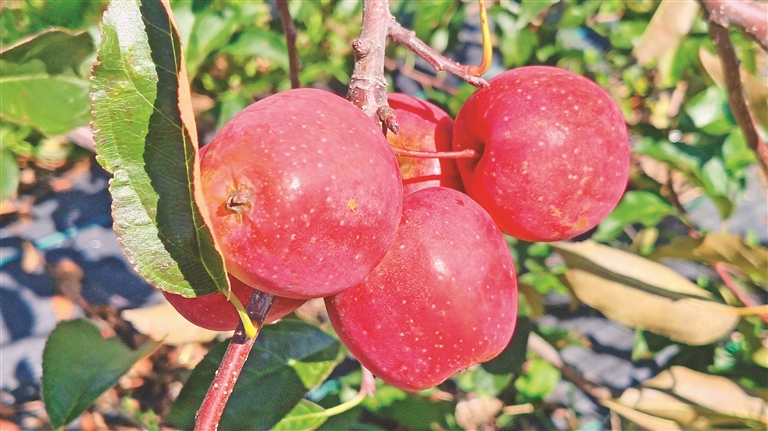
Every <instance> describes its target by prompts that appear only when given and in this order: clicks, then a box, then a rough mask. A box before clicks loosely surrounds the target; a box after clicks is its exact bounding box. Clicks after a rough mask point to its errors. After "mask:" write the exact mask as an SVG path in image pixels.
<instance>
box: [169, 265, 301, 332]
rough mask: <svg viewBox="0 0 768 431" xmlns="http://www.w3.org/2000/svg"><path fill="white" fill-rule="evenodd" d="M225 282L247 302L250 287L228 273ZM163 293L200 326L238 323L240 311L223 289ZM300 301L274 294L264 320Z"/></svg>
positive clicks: (230, 326) (276, 316) (225, 326)
mask: <svg viewBox="0 0 768 431" xmlns="http://www.w3.org/2000/svg"><path fill="white" fill-rule="evenodd" d="M229 283H230V285H231V287H232V294H233V295H235V296H236V297H237V299H238V300H239V301H240V302H241V303H242V304H243V306H245V305H247V304H248V301H250V299H251V295H253V291H254V289H253V288H252V287H250V286H248V285H247V284H245V283H243V282H242V281H240V280H238V279H236V278H235V277H232V276H231V275H230V276H229ZM163 295H164V296H165V298H166V299H167V300H168V302H170V303H171V305H173V308H175V309H176V311H178V312H179V314H181V315H182V316H184V318H185V319H187V320H189V321H190V322H192V323H193V324H195V325H197V326H199V327H201V328H205V329H210V330H212V331H231V330H233V329H235V328H237V325H238V323H240V315H239V314H238V313H237V310H236V309H235V306H234V305H232V303H231V302H229V300H228V299H227V297H226V296H224V294H223V293H220V292H217V293H212V294H208V295H202V296H198V297H196V298H185V297H183V296H181V295H176V294H173V293H168V292H163ZM304 302H306V300H303V299H290V298H283V297H280V296H276V297H275V299H274V300H273V301H272V308H270V309H269V313H268V314H267V318H266V319H265V320H264V323H270V322H274V321H275V320H277V319H279V318H281V317H283V316H285V315H287V314H289V313H291V312H292V311H293V310H295V309H297V308H299V307H300V306H301V305H302V304H304Z"/></svg>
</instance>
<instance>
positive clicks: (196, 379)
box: [167, 320, 341, 430]
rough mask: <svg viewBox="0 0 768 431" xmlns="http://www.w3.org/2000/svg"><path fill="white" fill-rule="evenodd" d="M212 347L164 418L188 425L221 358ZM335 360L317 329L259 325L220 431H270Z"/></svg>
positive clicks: (219, 349)
mask: <svg viewBox="0 0 768 431" xmlns="http://www.w3.org/2000/svg"><path fill="white" fill-rule="evenodd" d="M226 347H227V346H226V343H221V344H219V345H217V346H216V347H214V348H213V349H212V350H211V351H210V353H208V355H207V356H206V357H205V359H204V360H203V361H202V362H201V363H200V364H199V365H198V366H197V367H196V368H195V370H194V371H193V372H192V374H191V375H190V376H189V379H188V380H187V383H186V384H185V385H184V388H183V389H182V390H181V392H180V393H179V396H178V398H177V399H176V401H175V402H174V404H173V406H172V407H171V412H170V413H169V414H168V416H167V419H168V420H170V421H172V422H173V423H174V424H175V425H176V426H178V427H180V428H181V429H192V428H193V427H194V420H195V412H196V411H197V409H198V407H199V406H200V404H201V403H202V401H203V398H204V396H205V393H206V391H207V390H208V387H209V385H210V384H211V381H213V377H214V375H215V373H216V370H217V369H218V366H219V363H221V359H222V358H223V356H224V351H225V350H226ZM340 360H341V344H340V343H339V341H338V340H337V339H336V338H334V337H332V336H330V335H328V334H326V333H325V332H323V331H322V330H320V329H318V328H317V327H315V326H313V325H310V324H308V323H305V322H301V321H289V320H283V321H280V322H278V323H277V324H274V325H268V326H265V327H264V328H263V329H262V331H261V333H260V334H259V337H258V339H257V340H256V343H255V345H254V346H253V350H251V354H250V356H249V357H248V361H247V362H246V363H245V366H244V368H243V371H242V373H241V374H240V378H239V379H238V381H237V384H235V388H234V390H233V392H232V395H231V397H230V399H229V401H228V402H227V407H226V409H225V410H224V414H223V416H222V419H221V426H220V427H219V429H220V430H244V429H259V430H262V429H270V428H271V427H273V426H275V425H277V424H278V423H279V422H280V419H281V418H283V417H284V416H285V415H286V414H288V413H289V412H290V411H291V410H292V409H293V408H294V407H295V406H296V404H297V403H299V402H300V401H301V399H302V398H303V397H304V395H305V394H306V393H307V391H308V390H310V389H311V388H313V387H314V386H317V385H318V384H320V383H321V382H322V381H323V380H325V378H326V377H327V376H328V374H330V372H331V371H332V370H333V368H334V367H335V366H336V364H338V363H339V361H340Z"/></svg>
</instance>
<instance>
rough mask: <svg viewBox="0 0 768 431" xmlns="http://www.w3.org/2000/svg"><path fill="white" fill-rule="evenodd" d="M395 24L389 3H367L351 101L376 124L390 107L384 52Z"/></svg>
mask: <svg viewBox="0 0 768 431" xmlns="http://www.w3.org/2000/svg"><path fill="white" fill-rule="evenodd" d="M390 20H393V17H392V15H391V14H390V13H389V2H388V1H387V0H365V1H364V2H363V25H362V28H361V30H360V38H359V39H357V40H355V41H354V42H352V48H353V49H354V51H355V67H354V69H353V71H352V77H351V79H350V81H349V89H348V92H347V98H348V99H349V100H350V101H351V102H352V103H354V104H355V106H357V107H358V108H360V109H362V110H363V112H365V114H366V115H367V116H368V117H370V118H371V119H372V120H374V121H376V123H380V122H381V119H380V118H379V108H380V107H382V106H389V105H388V104H387V79H386V78H385V77H384V49H385V48H386V45H387V28H388V27H389V25H388V23H389V21H390Z"/></svg>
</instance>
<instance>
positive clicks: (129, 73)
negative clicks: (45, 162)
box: [92, 0, 228, 297]
mask: <svg viewBox="0 0 768 431" xmlns="http://www.w3.org/2000/svg"><path fill="white" fill-rule="evenodd" d="M145 23H146V25H145ZM102 33H103V35H102V39H101V45H100V47H99V60H98V63H97V66H96V67H95V69H94V76H93V81H92V82H93V89H92V98H93V126H94V131H95V133H94V138H95V141H96V149H97V153H98V160H99V162H100V163H101V164H102V166H104V168H105V169H106V170H107V171H109V172H111V173H112V174H113V179H112V181H111V183H110V189H109V190H110V193H111V195H112V216H113V218H114V221H115V222H114V229H115V232H116V233H117V234H118V236H119V237H120V242H121V245H122V247H123V251H124V253H125V254H126V256H127V257H128V260H129V261H130V262H131V263H132V264H133V266H134V269H135V270H136V271H137V272H138V273H139V274H140V275H141V276H142V277H144V278H145V279H146V280H147V281H149V282H150V283H151V284H153V285H155V287H157V288H158V289H160V290H163V291H168V292H171V293H177V294H180V295H184V296H187V297H194V296H196V295H200V294H205V293H211V292H215V291H217V290H222V291H226V290H227V289H228V280H227V277H226V272H225V270H224V264H223V260H222V257H221V256H220V254H219V253H218V251H217V249H216V246H215V243H214V239H213V237H212V235H211V233H210V231H209V229H208V228H207V226H206V224H205V222H204V219H203V217H204V214H203V213H202V209H201V208H200V207H199V206H198V205H197V204H196V200H198V201H199V200H200V199H201V198H200V197H199V196H198V193H199V191H196V190H197V186H195V185H194V182H195V181H199V180H198V179H197V178H196V176H197V172H198V170H199V161H198V160H197V142H196V140H197V136H196V129H195V124H194V119H193V114H192V108H191V103H190V96H189V89H188V88H186V87H185V83H186V78H185V77H184V76H182V75H181V71H180V68H181V62H182V61H183V60H182V57H181V56H180V54H179V53H180V52H181V47H180V46H179V38H178V34H177V32H176V30H175V27H173V25H172V24H171V22H170V21H169V16H168V14H167V11H166V10H165V9H164V8H163V4H161V3H160V2H155V1H146V2H142V3H139V2H138V1H136V0H132V1H117V0H115V1H113V2H112V4H111V5H110V7H109V9H108V10H107V12H106V13H105V14H104V17H103V25H102Z"/></svg>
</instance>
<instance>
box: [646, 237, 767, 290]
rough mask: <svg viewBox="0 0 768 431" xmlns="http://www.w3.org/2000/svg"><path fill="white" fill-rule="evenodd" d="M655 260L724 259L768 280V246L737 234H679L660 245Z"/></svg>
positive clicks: (720, 260)
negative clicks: (699, 235) (693, 235)
mask: <svg viewBox="0 0 768 431" xmlns="http://www.w3.org/2000/svg"><path fill="white" fill-rule="evenodd" d="M649 257H650V258H651V259H663V258H677V259H687V260H693V261H696V262H701V263H708V264H712V263H715V262H723V263H727V264H729V265H732V266H735V267H737V268H739V269H740V270H742V271H744V273H745V274H747V275H748V276H749V277H750V278H751V279H752V281H754V282H756V283H757V282H766V281H768V249H766V248H764V247H760V246H751V245H749V244H747V243H746V242H745V241H744V239H742V238H741V237H739V236H737V235H733V234H728V233H715V232H712V233H708V234H706V235H704V236H703V237H701V238H691V237H679V238H675V239H674V240H673V241H672V242H671V243H669V244H666V245H663V246H661V247H658V248H657V249H656V250H654V252H653V253H651V255H650V256H649Z"/></svg>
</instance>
